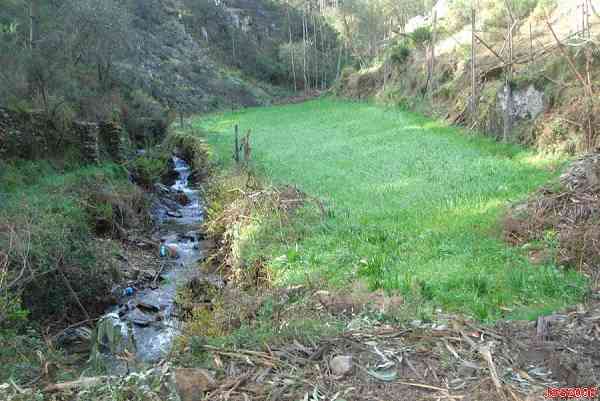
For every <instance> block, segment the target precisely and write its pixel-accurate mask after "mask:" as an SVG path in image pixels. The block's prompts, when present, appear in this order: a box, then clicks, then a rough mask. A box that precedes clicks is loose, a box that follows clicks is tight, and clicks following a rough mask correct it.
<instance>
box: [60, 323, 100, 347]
mask: <svg viewBox="0 0 600 401" xmlns="http://www.w3.org/2000/svg"><path fill="white" fill-rule="evenodd" d="M91 338H92V331H91V330H90V329H89V328H88V327H76V328H71V329H67V330H65V331H63V332H62V333H61V334H60V335H59V336H58V338H57V342H58V343H59V344H60V345H63V346H64V345H71V344H77V343H89V342H90V341H91Z"/></svg>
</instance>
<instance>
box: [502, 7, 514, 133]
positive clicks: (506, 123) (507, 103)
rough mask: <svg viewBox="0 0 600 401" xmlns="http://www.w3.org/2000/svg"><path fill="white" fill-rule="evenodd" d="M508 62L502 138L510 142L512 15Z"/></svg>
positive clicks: (509, 25)
mask: <svg viewBox="0 0 600 401" xmlns="http://www.w3.org/2000/svg"><path fill="white" fill-rule="evenodd" d="M507 26H508V32H507V33H508V35H507V40H508V64H507V66H506V72H505V87H504V95H505V105H504V106H505V110H504V129H503V136H502V139H503V141H504V142H508V138H509V137H510V135H511V131H512V123H513V121H512V108H513V106H512V100H513V99H512V98H513V95H512V78H513V27H514V25H513V20H512V17H511V18H509V19H508V25H507Z"/></svg>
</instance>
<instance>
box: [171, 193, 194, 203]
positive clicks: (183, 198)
mask: <svg viewBox="0 0 600 401" xmlns="http://www.w3.org/2000/svg"><path fill="white" fill-rule="evenodd" d="M174 199H175V201H176V202H177V203H179V204H180V205H183V206H187V205H189V204H190V202H191V200H190V198H189V197H188V196H187V195H186V194H185V192H183V191H179V192H177V193H176V194H175V195H174Z"/></svg>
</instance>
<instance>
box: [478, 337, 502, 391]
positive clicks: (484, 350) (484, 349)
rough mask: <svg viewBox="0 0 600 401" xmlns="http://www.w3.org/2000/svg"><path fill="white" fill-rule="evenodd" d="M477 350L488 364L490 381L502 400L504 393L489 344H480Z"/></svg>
mask: <svg viewBox="0 0 600 401" xmlns="http://www.w3.org/2000/svg"><path fill="white" fill-rule="evenodd" d="M478 351H479V353H480V354H481V355H482V356H483V359H485V361H486V362H487V364H488V368H489V369H490V376H491V377H492V381H493V382H494V386H495V387H496V390H497V391H498V394H499V395H500V397H501V399H502V400H506V396H505V395H504V391H503V390H502V383H501V382H500V379H499V378H498V372H497V370H496V365H494V360H493V358H492V352H491V351H490V347H489V345H482V346H480V347H479V349H478Z"/></svg>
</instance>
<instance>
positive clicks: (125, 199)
mask: <svg viewBox="0 0 600 401" xmlns="http://www.w3.org/2000/svg"><path fill="white" fill-rule="evenodd" d="M0 197H1V198H2V202H0V306H1V308H0V342H1V343H2V349H4V350H5V351H3V352H2V354H1V355H0V361H1V362H2V363H3V366H5V369H3V370H2V372H1V373H0V382H4V381H6V380H7V379H8V378H10V377H13V378H14V379H15V380H17V382H20V381H22V380H26V379H27V378H32V377H33V376H35V375H37V374H38V373H39V369H41V368H42V367H43V366H40V365H43V361H42V360H40V358H39V357H38V356H37V354H36V352H42V354H44V355H48V354H49V353H50V351H49V348H47V346H48V344H46V343H45V342H44V341H42V340H41V335H40V334H39V333H41V332H42V330H48V331H49V332H52V331H53V330H56V329H58V328H60V327H64V326H67V325H69V324H71V323H73V322H76V321H81V320H84V319H85V318H87V316H89V317H91V318H93V317H95V316H98V315H99V314H101V313H104V311H105V309H106V308H107V307H108V305H110V300H109V299H108V298H107V296H108V295H110V293H111V289H112V286H113V285H114V283H116V282H118V281H119V280H120V271H119V269H118V268H117V266H118V264H117V263H116V260H115V255H116V254H117V251H118V246H117V243H116V241H114V240H113V239H118V238H121V237H122V236H123V235H125V230H127V229H131V228H132V227H136V228H141V227H143V226H144V224H146V223H147V220H146V213H145V211H146V206H147V205H146V203H145V200H144V198H143V196H142V193H141V192H140V191H139V190H138V189H137V188H136V187H135V186H134V185H133V184H131V183H129V181H128V175H127V171H126V170H125V169H124V168H123V167H121V166H118V165H115V164H103V165H101V166H97V167H80V168H73V169H71V170H68V171H64V170H60V169H57V168H56V167H54V166H53V164H52V163H50V162H45V161H30V162H23V161H22V162H16V163H9V162H7V163H5V164H4V169H2V177H1V179H0ZM66 282H68V283H69V284H70V286H71V287H72V289H73V291H74V293H75V294H76V296H77V300H78V301H80V302H81V304H82V305H83V307H84V308H85V309H86V310H85V312H84V311H82V308H81V306H79V305H78V303H77V302H76V301H77V300H76V299H75V298H74V296H73V294H72V293H71V292H70V289H68V286H67V284H66ZM86 314H87V316H86ZM32 333H33V334H35V333H37V334H36V335H33V334H32ZM36 339H37V340H36ZM32 341H33V342H35V343H36V344H37V345H35V344H34V345H32V344H30V343H31V342H32ZM27 344H29V345H27ZM10 350H13V351H10ZM40 355H41V354H40Z"/></svg>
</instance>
